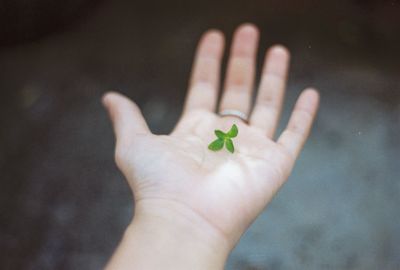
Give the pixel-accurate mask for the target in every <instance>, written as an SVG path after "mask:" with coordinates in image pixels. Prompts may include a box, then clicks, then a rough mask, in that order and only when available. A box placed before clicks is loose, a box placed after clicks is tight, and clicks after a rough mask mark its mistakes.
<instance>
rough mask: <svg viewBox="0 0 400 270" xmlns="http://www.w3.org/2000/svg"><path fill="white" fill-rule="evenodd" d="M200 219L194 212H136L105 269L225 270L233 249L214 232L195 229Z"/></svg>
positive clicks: (200, 228)
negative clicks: (176, 213)
mask: <svg viewBox="0 0 400 270" xmlns="http://www.w3.org/2000/svg"><path fill="white" fill-rule="evenodd" d="M183 211H185V210H183ZM199 219H201V218H200V217H198V216H196V215H195V214H193V213H185V214H183V215H182V213H179V214H178V215H175V214H174V213H172V214H171V215H169V214H168V213H163V212H159V211H156V212H154V213H146V214H140V213H136V215H135V218H134V219H133V222H132V223H131V224H130V225H129V226H128V228H127V230H126V232H125V234H124V237H123V239H122V241H121V243H120V245H119V247H118V249H117V251H116V252H115V254H114V255H113V258H112V259H111V261H110V262H109V264H108V266H107V267H106V269H107V270H124V269H140V270H151V269H154V270H155V269H165V270H168V269H174V270H179V269H185V270H186V269H193V270H196V269H202V270H203V269H208V270H214V269H215V270H221V269H223V268H224V265H225V261H226V259H227V257H228V255H229V252H230V248H229V247H228V245H227V244H226V243H225V242H224V240H221V237H220V236H219V235H218V233H217V232H215V231H212V230H213V229H211V228H210V229H204V228H202V227H199V226H196V225H195V226H194V225H193V224H194V223H199V222H200V223H201V222H203V221H202V220H199Z"/></svg>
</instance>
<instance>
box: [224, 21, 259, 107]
mask: <svg viewBox="0 0 400 270" xmlns="http://www.w3.org/2000/svg"><path fill="white" fill-rule="evenodd" d="M258 36H259V34H258V30H257V28H256V27H255V26H254V25H252V24H244V25H242V26H240V27H239V28H238V29H237V30H236V32H235V34H234V38H233V43H232V48H231V56H230V59H229V63H228V70H227V75H226V80H225V87H224V93H223V95H222V100H221V106H220V111H224V110H238V111H240V112H242V113H245V114H248V113H249V108H250V102H251V92H252V88H253V82H254V73H255V56H256V51H257V44H258Z"/></svg>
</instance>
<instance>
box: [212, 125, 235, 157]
mask: <svg viewBox="0 0 400 270" xmlns="http://www.w3.org/2000/svg"><path fill="white" fill-rule="evenodd" d="M214 133H215V135H216V136H217V139H216V140H215V141H213V142H212V143H210V144H209V145H208V149H210V150H212V151H218V150H221V149H222V148H223V147H224V145H225V147H226V149H227V150H228V151H229V152H231V153H233V152H235V147H234V146H233V141H232V138H235V137H236V136H237V135H238V133H239V131H238V127H237V126H236V125H235V124H233V125H232V127H231V129H230V130H229V131H228V132H227V133H225V132H222V131H221V130H218V129H216V130H215V131H214Z"/></svg>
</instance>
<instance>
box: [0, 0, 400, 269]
mask: <svg viewBox="0 0 400 270" xmlns="http://www.w3.org/2000/svg"><path fill="white" fill-rule="evenodd" d="M242 22H252V23H255V24H257V25H258V26H259V28H260V30H261V44H260V48H261V50H260V53H259V56H260V57H259V60H260V59H261V57H262V55H263V53H264V50H265V49H266V48H267V47H268V46H270V45H271V44H274V43H282V44H285V45H286V46H288V47H289V49H290V50H291V51H292V55H293V57H292V70H291V74H290V79H289V84H288V99H287V104H286V105H287V107H286V109H285V113H284V117H283V120H284V121H286V120H287V118H288V112H289V111H290V107H291V106H292V105H293V102H294V100H295V98H296V96H297V95H298V94H299V92H300V91H301V89H302V88H304V87H306V86H309V85H312V86H314V87H317V88H319V89H320V91H321V95H322V104H321V110H320V114H319V116H318V118H317V122H316V125H315V128H314V130H313V134H312V136H311V138H310V141H309V142H308V144H307V145H306V148H305V150H304V152H303V154H302V156H301V158H300V160H299V162H298V164H297V166H296V168H295V170H294V173H293V175H292V176H291V178H290V180H289V182H288V183H287V185H285V187H284V188H283V189H282V191H281V192H280V193H279V194H278V196H277V197H276V198H275V200H274V201H273V202H272V204H271V205H270V207H269V208H268V210H266V211H265V212H264V213H263V214H262V215H261V216H260V218H259V219H258V220H257V221H256V222H255V223H254V224H253V226H252V227H251V228H250V230H249V231H248V232H247V233H246V234H245V235H244V237H243V238H242V240H241V242H240V243H239V245H238V247H237V248H236V249H235V250H234V252H233V253H232V256H231V258H230V259H229V262H228V265H227V269H364V270H365V269H367V270H368V269H383V270H385V269H390V270H392V269H400V225H399V224H400V215H399V205H400V162H399V157H400V147H399V141H400V139H399V137H400V136H399V134H400V106H399V104H400V81H399V72H400V62H399V60H400V53H399V48H400V35H399V33H400V2H399V1H373V0H369V1H361V0H359V1H356V0H352V1H351V0H348V1H344V0H338V1H311V0H309V1H288V0H283V1H282V0H281V1H278V0H275V1H272V0H271V1H265V0H264V1H259V0H255V1H234V0H231V1H209V0H203V1H193V2H192V1H175V0H174V1H162V2H161V1H154V2H152V1H145V2H143V1H141V2H135V1H123V0H114V1H111V0H103V1H95V0H69V1H54V0H32V1H23V0H0V124H1V125H0V126H1V128H0V179H1V180H0V181H1V182H0V185H1V186H0V251H1V252H0V269H5V270H8V269H101V268H102V267H103V266H104V264H105V263H106V261H107V260H108V258H109V256H110V255H111V254H112V251H113V250H114V248H115V246H116V245H117V243H118V241H119V239H120V237H121V235H122V233H123V231H124V228H125V226H126V224H127V223H128V222H129V220H130V218H131V216H132V204H131V194H130V192H129V189H128V187H127V184H126V183H125V182H124V179H123V177H122V175H121V174H120V173H119V172H118V170H117V168H116V166H115V165H114V162H113V146H114V142H113V139H114V138H113V134H112V130H111V125H110V123H109V121H108V119H107V116H106V113H105V111H104V110H103V109H102V107H101V104H100V97H101V95H102V93H104V92H105V91H106V90H110V89H113V90H118V91H121V92H123V93H125V94H127V95H128V96H129V97H131V98H132V99H134V100H135V101H136V102H137V103H138V104H139V105H140V107H141V108H142V109H143V112H144V115H145V117H146V119H147V120H148V121H149V125H150V127H151V128H152V130H153V131H154V132H156V133H166V132H168V131H169V130H171V128H172V127H173V125H174V123H175V122H176V120H177V118H178V116H179V114H180V109H181V106H182V102H183V98H184V95H185V91H186V85H187V80H188V76H189V72H190V66H191V62H192V56H193V53H194V49H195V46H196V43H197V41H198V39H199V37H200V35H201V34H202V32H204V31H205V30H207V29H208V28H218V29H221V30H222V31H223V32H225V33H226V35H227V37H228V40H229V39H230V37H231V35H232V32H233V30H234V29H235V28H236V27H237V26H238V25H239V24H240V23H242ZM259 62H261V61H259ZM282 124H284V122H282ZM154 256H156V254H154Z"/></svg>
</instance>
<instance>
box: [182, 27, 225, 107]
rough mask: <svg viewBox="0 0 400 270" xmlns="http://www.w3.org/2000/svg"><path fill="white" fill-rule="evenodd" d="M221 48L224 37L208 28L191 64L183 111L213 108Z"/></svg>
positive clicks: (216, 91)
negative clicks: (191, 69)
mask: <svg viewBox="0 0 400 270" xmlns="http://www.w3.org/2000/svg"><path fill="white" fill-rule="evenodd" d="M223 50H224V37H223V35H222V33H220V32H219V31H216V30H210V31H208V32H207V33H205V34H204V36H203V37H202V39H201V41H200V43H199V46H198V49H197V52H196V57H195V61H194V64H193V71H192V76H191V79H190V85H189V92H188V95H187V98H186V103H185V111H189V110H196V109H205V110H209V111H214V110H215V106H216V102H217V97H218V86H219V76H220V65H221V58H222V55H223Z"/></svg>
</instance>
